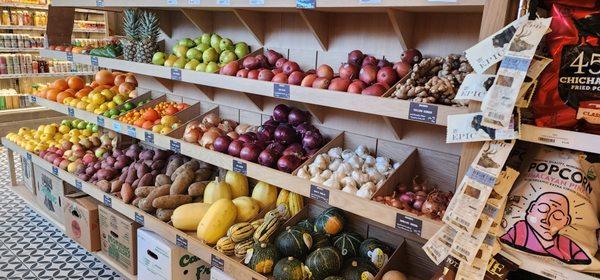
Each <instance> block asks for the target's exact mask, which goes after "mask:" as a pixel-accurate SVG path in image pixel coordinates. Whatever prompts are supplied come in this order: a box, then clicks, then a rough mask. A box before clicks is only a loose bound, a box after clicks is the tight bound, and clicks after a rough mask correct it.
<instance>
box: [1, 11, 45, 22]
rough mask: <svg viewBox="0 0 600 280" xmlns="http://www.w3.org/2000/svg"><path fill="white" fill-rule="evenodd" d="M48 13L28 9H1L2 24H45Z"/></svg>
mask: <svg viewBox="0 0 600 280" xmlns="http://www.w3.org/2000/svg"><path fill="white" fill-rule="evenodd" d="M47 23H48V13H47V12H42V11H35V12H34V11H28V10H14V9H11V10H10V11H9V10H3V11H2V25H11V26H46V24H47Z"/></svg>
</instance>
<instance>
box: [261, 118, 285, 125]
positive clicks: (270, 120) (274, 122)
mask: <svg viewBox="0 0 600 280" xmlns="http://www.w3.org/2000/svg"><path fill="white" fill-rule="evenodd" d="M286 121H287V119H286ZM263 125H272V126H274V127H277V126H278V125H279V122H278V121H276V120H274V119H273V117H269V119H268V120H267V121H266V122H264V123H263Z"/></svg>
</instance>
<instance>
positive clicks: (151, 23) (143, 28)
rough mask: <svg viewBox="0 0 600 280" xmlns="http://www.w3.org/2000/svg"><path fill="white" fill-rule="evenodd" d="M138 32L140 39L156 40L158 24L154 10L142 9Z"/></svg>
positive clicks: (158, 30)
mask: <svg viewBox="0 0 600 280" xmlns="http://www.w3.org/2000/svg"><path fill="white" fill-rule="evenodd" d="M139 21H140V28H139V30H140V32H139V37H140V38H141V39H151V40H152V41H156V39H157V38H158V36H159V35H160V28H159V26H158V16H156V14H155V13H154V12H150V11H143V12H142V14H141V16H140V18H139Z"/></svg>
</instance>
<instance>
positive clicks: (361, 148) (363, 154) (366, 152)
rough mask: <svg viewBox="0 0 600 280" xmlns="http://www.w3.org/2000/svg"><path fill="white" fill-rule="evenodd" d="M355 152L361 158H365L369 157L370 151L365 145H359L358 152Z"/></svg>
mask: <svg viewBox="0 0 600 280" xmlns="http://www.w3.org/2000/svg"><path fill="white" fill-rule="evenodd" d="M354 152H355V153H356V154H357V155H358V156H359V157H361V158H365V157H366V156H368V155H369V149H367V147H366V146H365V145H359V146H358V147H356V150H354Z"/></svg>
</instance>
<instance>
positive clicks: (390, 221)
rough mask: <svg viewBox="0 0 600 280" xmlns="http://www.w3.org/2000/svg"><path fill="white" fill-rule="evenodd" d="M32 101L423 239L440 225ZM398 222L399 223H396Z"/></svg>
mask: <svg viewBox="0 0 600 280" xmlns="http://www.w3.org/2000/svg"><path fill="white" fill-rule="evenodd" d="M32 102H37V104H38V105H40V106H43V107H46V108H48V109H51V110H54V111H57V112H60V113H63V114H67V115H69V116H70V117H74V118H78V119H81V120H84V121H87V122H91V123H94V124H97V125H99V126H102V127H105V128H108V129H110V130H114V131H116V132H118V133H122V134H126V135H128V136H131V137H134V138H137V139H139V140H141V141H144V142H146V143H148V144H152V145H154V146H157V147H159V148H162V149H165V150H172V151H175V152H180V153H181V154H183V155H186V156H189V157H192V158H195V159H198V160H201V161H204V162H207V163H210V164H212V165H215V166H218V167H221V168H224V169H227V170H234V171H238V172H240V171H241V170H240V169H239V167H240V166H242V169H245V174H246V175H247V176H248V177H251V178H254V179H257V180H260V181H264V182H267V183H269V184H272V185H275V186H278V187H280V188H283V189H287V190H289V191H293V192H296V193H298V194H300V195H302V196H305V197H311V198H315V195H316V193H318V192H319V191H321V192H326V193H327V197H328V198H327V199H318V200H319V201H322V202H325V203H327V204H329V205H331V206H334V207H338V208H340V209H342V210H344V211H347V212H350V213H353V214H356V215H358V216H361V217H364V218H367V219H370V220H372V221H375V222H378V223H380V224H383V225H386V226H389V227H391V228H397V229H400V230H402V229H404V227H403V225H402V222H404V223H406V222H407V221H412V222H413V223H414V224H415V228H417V229H418V230H415V231H413V232H411V233H415V232H419V231H420V234H417V235H419V236H420V237H422V238H425V239H428V238H430V237H431V236H433V234H434V233H435V232H436V231H437V230H438V229H439V228H440V227H441V226H442V222H440V221H436V220H432V219H429V218H427V217H424V216H417V215H414V214H411V213H409V212H406V211H403V210H399V209H396V208H393V207H389V206H386V205H384V204H382V203H379V202H376V201H373V200H367V199H364V198H360V197H357V196H354V195H352V194H349V193H346V192H343V191H341V190H336V189H323V188H321V187H319V186H315V185H313V184H311V182H310V181H309V180H306V179H303V178H300V177H296V176H294V175H291V174H288V173H285V172H281V171H279V170H276V169H273V168H269V167H265V166H262V165H260V164H257V163H253V162H249V161H245V160H242V159H240V158H236V157H233V156H230V155H227V154H223V153H219V152H216V151H212V150H209V149H206V148H203V147H201V146H199V145H196V144H192V143H188V142H185V141H183V140H182V139H178V138H173V137H170V136H167V135H162V134H158V133H153V132H152V131H149V130H145V129H142V128H139V127H135V126H132V125H128V124H126V123H122V122H120V121H117V120H114V119H110V118H105V117H103V116H99V115H96V114H93V113H90V112H87V111H84V110H80V109H76V108H72V107H69V106H65V105H62V104H59V103H56V102H53V101H50V100H47V99H44V98H39V97H34V96H33V97H32ZM234 166H235V167H234ZM398 222H401V223H400V224H397V223H398Z"/></svg>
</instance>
